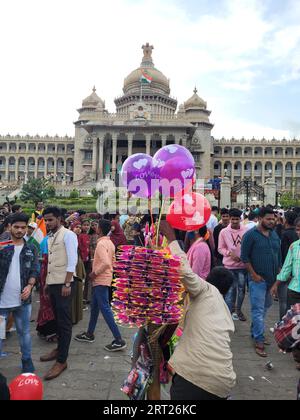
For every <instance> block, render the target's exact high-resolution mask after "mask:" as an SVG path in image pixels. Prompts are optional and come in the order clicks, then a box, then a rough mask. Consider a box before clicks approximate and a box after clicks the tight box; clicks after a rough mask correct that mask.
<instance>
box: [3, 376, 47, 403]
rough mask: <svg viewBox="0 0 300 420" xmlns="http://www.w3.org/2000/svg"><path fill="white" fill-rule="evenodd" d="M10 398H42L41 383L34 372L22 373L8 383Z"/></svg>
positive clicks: (20, 399) (23, 399) (26, 399)
mask: <svg viewBox="0 0 300 420" xmlns="http://www.w3.org/2000/svg"><path fill="white" fill-rule="evenodd" d="M9 391H10V399H11V400H19V401H28V400H42V399H43V383H42V380H41V379H40V378H39V377H38V376H37V375H35V374H34V373H22V374H21V375H19V376H17V377H16V378H15V379H13V380H12V381H11V383H10V384H9Z"/></svg>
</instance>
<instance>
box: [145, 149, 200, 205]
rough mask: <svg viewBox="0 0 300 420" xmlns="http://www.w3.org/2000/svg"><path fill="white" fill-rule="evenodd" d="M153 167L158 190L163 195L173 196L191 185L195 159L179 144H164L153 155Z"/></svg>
mask: <svg viewBox="0 0 300 420" xmlns="http://www.w3.org/2000/svg"><path fill="white" fill-rule="evenodd" d="M153 168H154V173H155V174H156V177H157V178H159V180H160V192H161V193H162V195H163V196H164V197H174V196H175V195H176V194H177V193H179V192H180V191H182V190H183V189H186V188H187V186H188V185H189V184H190V185H192V183H193V179H194V174H195V160H194V158H193V156H192V154H191V152H190V151H189V150H188V149H187V148H185V147H183V146H180V145H179V144H171V145H169V146H164V147H163V148H161V149H160V150H158V152H156V153H155V155H154V157H153Z"/></svg>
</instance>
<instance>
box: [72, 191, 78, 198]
mask: <svg viewBox="0 0 300 420" xmlns="http://www.w3.org/2000/svg"><path fill="white" fill-rule="evenodd" d="M70 198H79V192H78V191H77V190H72V191H71V192H70Z"/></svg>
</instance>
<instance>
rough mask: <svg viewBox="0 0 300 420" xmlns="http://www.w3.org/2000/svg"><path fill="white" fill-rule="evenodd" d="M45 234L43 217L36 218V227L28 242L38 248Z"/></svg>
mask: <svg viewBox="0 0 300 420" xmlns="http://www.w3.org/2000/svg"><path fill="white" fill-rule="evenodd" d="M46 236H47V229H46V223H45V220H44V219H38V220H37V228H36V229H35V230H34V231H33V234H32V235H31V237H30V238H29V241H28V242H30V243H32V244H33V245H35V246H36V247H37V248H38V250H39V249H40V244H41V243H42V241H43V239H44V238H45V237H46Z"/></svg>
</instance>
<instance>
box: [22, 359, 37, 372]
mask: <svg viewBox="0 0 300 420" xmlns="http://www.w3.org/2000/svg"><path fill="white" fill-rule="evenodd" d="M34 371H35V368H34V365H33V363H32V360H31V359H27V360H23V359H22V373H34Z"/></svg>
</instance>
